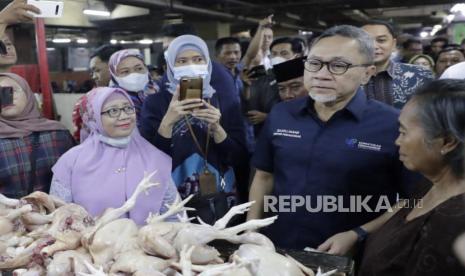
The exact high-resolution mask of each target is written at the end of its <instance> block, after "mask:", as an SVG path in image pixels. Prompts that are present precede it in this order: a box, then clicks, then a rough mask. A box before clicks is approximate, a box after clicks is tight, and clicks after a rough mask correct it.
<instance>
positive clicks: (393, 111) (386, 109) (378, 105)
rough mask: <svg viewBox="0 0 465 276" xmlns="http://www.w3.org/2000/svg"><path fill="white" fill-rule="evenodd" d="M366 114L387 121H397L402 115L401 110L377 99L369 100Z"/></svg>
mask: <svg viewBox="0 0 465 276" xmlns="http://www.w3.org/2000/svg"><path fill="white" fill-rule="evenodd" d="M365 112H366V113H368V116H370V117H372V116H379V117H383V118H387V119H389V118H391V119H395V120H396V121H397V118H398V117H399V114H400V110H398V109H397V108H395V107H393V106H390V105H388V104H385V103H383V102H380V101H378V100H375V99H367V103H366V108H365Z"/></svg>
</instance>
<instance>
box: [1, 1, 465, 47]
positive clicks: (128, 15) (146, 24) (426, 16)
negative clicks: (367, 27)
mask: <svg viewBox="0 0 465 276" xmlns="http://www.w3.org/2000/svg"><path fill="white" fill-rule="evenodd" d="M56 1H59V0H56ZM62 1H63V2H64V3H65V10H64V16H63V17H62V18H60V19H47V20H46V24H47V26H48V27H49V28H48V35H49V36H50V37H54V36H57V35H58V36H60V35H61V36H66V35H70V36H79V35H82V33H83V32H82V30H83V29H84V30H87V31H86V32H85V33H86V35H87V36H88V37H90V40H92V39H93V38H99V37H101V36H102V34H103V35H104V37H105V39H107V38H108V39H111V38H115V37H131V36H133V37H137V39H141V38H156V36H157V34H158V32H159V30H160V29H161V27H162V26H163V25H164V24H166V23H169V22H182V21H184V22H189V23H192V24H193V25H194V26H195V27H196V29H199V28H200V29H205V28H214V27H212V26H215V25H214V24H227V29H228V32H229V33H236V32H240V31H246V30H248V29H250V28H251V27H252V26H255V25H256V24H257V22H258V20H260V19H261V18H264V17H265V16H267V15H269V14H274V21H275V22H276V23H277V29H278V32H280V33H283V34H286V33H290V34H292V33H296V32H297V31H313V32H318V31H322V30H324V29H325V28H327V27H330V26H333V25H336V24H354V25H358V24H360V23H362V22H364V21H366V20H370V19H382V20H388V21H391V22H393V23H394V24H395V25H396V26H397V27H398V29H399V30H402V31H407V32H410V33H413V34H419V33H420V32H421V31H424V30H425V29H426V30H429V31H430V30H431V29H432V28H433V26H435V25H438V24H442V26H443V27H444V26H446V25H447V23H448V21H447V20H449V21H450V20H452V19H451V18H450V16H449V19H447V18H448V17H447V16H448V15H449V14H450V13H451V11H450V10H451V8H452V7H453V6H454V4H457V3H460V1H451V0H435V1H433V0H408V1H406V0H370V1H366V0H305V1H303V0H294V1H291V0H255V1H243V0H188V1H187V0H185V1H171V0H62ZM6 4H7V1H0V8H1V7H2V6H5V5H6ZM463 6H464V9H463V10H464V12H463V13H464V14H465V4H464V5H463ZM95 7H97V8H96V9H104V10H107V11H110V12H111V16H109V17H95V16H88V15H84V14H82V12H81V11H82V10H83V9H86V8H92V9H94V8H95ZM456 20H464V21H465V18H459V17H456ZM219 22H220V23H219ZM217 36H219V34H218V33H217ZM211 38H212V39H213V38H214V37H211Z"/></svg>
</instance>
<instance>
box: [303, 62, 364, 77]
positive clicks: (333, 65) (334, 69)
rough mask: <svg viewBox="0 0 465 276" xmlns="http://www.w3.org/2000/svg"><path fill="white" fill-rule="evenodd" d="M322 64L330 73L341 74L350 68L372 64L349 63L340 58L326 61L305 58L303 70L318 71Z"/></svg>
mask: <svg viewBox="0 0 465 276" xmlns="http://www.w3.org/2000/svg"><path fill="white" fill-rule="evenodd" d="M323 65H326V68H328V71H329V72H330V73H331V74H334V75H342V74H344V73H345V72H347V70H349V69H350V68H354V67H366V66H370V65H372V64H368V63H365V64H351V63H348V62H344V61H340V60H333V61H326V62H325V61H321V60H319V59H307V60H304V67H305V70H307V71H309V72H318V71H320V70H321V68H323Z"/></svg>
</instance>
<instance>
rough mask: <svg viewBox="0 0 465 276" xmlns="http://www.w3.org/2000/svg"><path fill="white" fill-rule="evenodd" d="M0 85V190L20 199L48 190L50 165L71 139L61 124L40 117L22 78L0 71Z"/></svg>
mask: <svg viewBox="0 0 465 276" xmlns="http://www.w3.org/2000/svg"><path fill="white" fill-rule="evenodd" d="M0 87H1V88H2V89H1V91H0V93H2V95H1V98H2V99H3V102H2V109H1V114H0V193H2V194H3V195H5V196H7V197H11V198H20V197H23V196H25V195H27V194H29V193H31V192H33V191H43V192H48V190H49V188H50V181H51V180H52V170H51V168H52V166H53V165H54V164H55V162H56V161H57V160H58V158H60V156H61V155H62V154H63V153H65V152H66V151H67V150H68V149H70V148H71V147H72V146H73V145H74V141H73V138H72V137H71V134H70V133H69V131H68V130H67V129H66V127H65V126H64V125H62V124H60V123H59V122H56V121H51V120H47V119H45V118H43V117H42V115H41V114H40V112H39V109H38V108H37V102H36V100H35V97H34V94H33V93H32V91H31V88H30V87H29V85H28V83H27V82H26V80H25V79H23V78H21V77H20V76H18V75H15V74H9V73H1V74H0ZM7 93H12V94H10V95H5V94H7Z"/></svg>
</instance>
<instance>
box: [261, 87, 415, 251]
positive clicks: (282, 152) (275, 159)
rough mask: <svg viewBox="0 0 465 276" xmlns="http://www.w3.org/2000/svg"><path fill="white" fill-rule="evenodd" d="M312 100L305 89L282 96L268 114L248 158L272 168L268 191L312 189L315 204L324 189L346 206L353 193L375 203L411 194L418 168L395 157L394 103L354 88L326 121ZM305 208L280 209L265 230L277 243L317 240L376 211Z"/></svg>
mask: <svg viewBox="0 0 465 276" xmlns="http://www.w3.org/2000/svg"><path fill="white" fill-rule="evenodd" d="M313 104H314V102H313V101H312V100H311V98H309V97H306V98H302V99H296V100H293V101H290V102H283V103H279V104H277V105H276V106H275V107H274V108H273V110H272V111H271V112H270V113H269V115H268V118H267V120H266V123H265V125H264V128H263V131H262V133H261V136H260V138H259V141H258V143H257V148H256V152H255V155H254V157H253V160H252V164H253V166H255V167H256V168H257V169H259V170H262V171H266V172H269V173H272V174H273V176H274V188H273V195H277V196H279V195H284V196H288V195H291V196H292V195H300V196H310V198H307V201H306V203H307V204H310V206H311V207H312V208H315V209H314V210H317V207H318V199H317V197H316V196H321V195H330V196H336V197H337V196H340V198H342V199H343V200H342V201H341V200H339V199H338V203H339V201H340V202H342V203H343V206H344V207H349V206H350V197H349V196H351V195H352V196H357V195H358V196H362V197H361V199H364V196H367V195H370V196H373V198H372V200H370V201H368V205H369V207H371V208H372V209H376V206H377V204H378V202H379V201H378V199H379V197H380V196H381V195H385V196H386V197H384V198H386V199H389V200H390V201H391V202H393V201H394V200H395V199H396V195H397V193H400V194H401V196H407V195H409V194H410V192H411V189H409V188H408V186H407V184H406V183H409V182H410V180H411V181H413V180H414V179H416V177H417V175H415V174H413V173H409V172H407V171H406V169H405V168H404V167H403V165H402V163H401V162H400V161H399V159H398V149H397V147H396V145H395V144H394V141H395V139H396V138H397V135H398V121H397V119H398V115H399V112H398V111H397V110H396V109H394V108H392V107H390V106H388V105H385V104H383V103H380V102H378V101H375V100H367V98H366V96H365V94H364V93H363V92H362V91H361V90H359V91H358V92H357V93H356V95H355V96H354V97H353V98H352V100H351V101H350V102H349V103H348V105H347V106H346V107H345V108H344V109H342V110H340V111H338V112H336V113H335V114H334V115H333V116H332V117H331V118H330V120H329V121H327V122H323V121H321V120H320V119H319V118H318V115H317V114H316V112H315V110H314V107H313ZM288 202H290V200H288ZM322 202H323V201H322ZM276 207H277V205H276ZM306 209H307V208H306V207H305V206H304V207H300V208H296V212H280V213H278V219H277V221H276V222H275V223H274V224H273V225H271V226H270V227H268V228H267V229H266V230H265V231H264V232H265V234H267V235H268V236H269V237H270V238H271V239H272V240H273V242H275V243H276V245H277V246H279V247H285V248H300V249H302V248H304V247H306V246H311V247H317V246H318V245H319V244H321V243H322V242H324V241H325V240H326V239H327V238H329V237H330V236H332V235H333V234H336V233H339V232H342V231H347V230H350V229H352V228H354V227H356V226H359V225H362V224H364V223H366V222H368V221H370V220H372V219H374V218H376V217H377V216H378V215H379V214H380V213H379V212H378V213H375V212H372V213H370V212H358V213H350V212H321V211H319V212H317V211H314V210H313V211H312V212H309V211H307V210H306ZM362 211H363V209H362ZM382 211H385V209H383V210H382ZM267 215H275V213H267Z"/></svg>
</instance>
